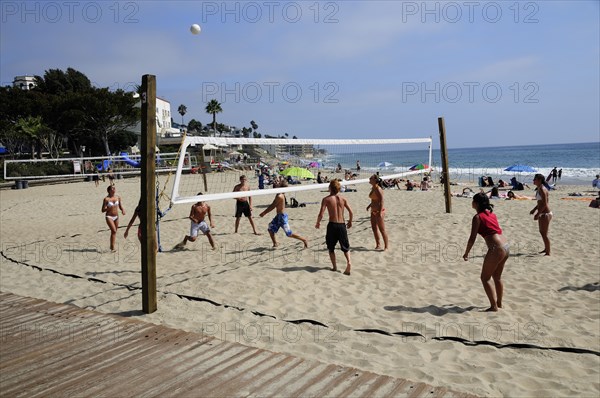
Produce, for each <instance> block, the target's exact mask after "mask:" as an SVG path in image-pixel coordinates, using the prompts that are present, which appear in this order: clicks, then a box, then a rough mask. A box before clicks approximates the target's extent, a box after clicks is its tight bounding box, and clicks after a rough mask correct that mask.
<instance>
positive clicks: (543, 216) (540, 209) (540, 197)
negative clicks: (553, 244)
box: [529, 174, 552, 256]
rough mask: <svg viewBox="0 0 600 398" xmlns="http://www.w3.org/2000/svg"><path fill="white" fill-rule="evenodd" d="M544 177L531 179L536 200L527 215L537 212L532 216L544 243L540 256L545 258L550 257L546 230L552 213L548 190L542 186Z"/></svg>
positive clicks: (537, 175)
mask: <svg viewBox="0 0 600 398" xmlns="http://www.w3.org/2000/svg"><path fill="white" fill-rule="evenodd" d="M545 181H546V180H545V179H544V176H543V175H541V174H536V175H535V177H533V184H534V185H535V186H536V187H537V190H536V192H535V199H536V200H537V206H535V207H534V208H533V209H532V210H531V211H530V212H529V214H533V213H535V212H536V210H537V214H535V215H534V216H533V219H534V220H537V221H538V227H539V230H540V235H542V240H543V241H544V250H542V251H541V252H540V254H542V253H544V254H545V255H546V256H549V255H550V239H549V238H548V230H549V229H550V221H551V220H552V211H550V207H549V206H548V190H547V189H546V187H545V186H544V182H545Z"/></svg>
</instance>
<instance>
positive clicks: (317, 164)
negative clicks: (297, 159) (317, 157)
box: [308, 162, 323, 168]
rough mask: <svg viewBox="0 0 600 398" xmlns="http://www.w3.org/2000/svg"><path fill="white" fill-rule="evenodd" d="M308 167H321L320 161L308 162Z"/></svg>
mask: <svg viewBox="0 0 600 398" xmlns="http://www.w3.org/2000/svg"><path fill="white" fill-rule="evenodd" d="M308 167H313V168H320V167H323V165H322V164H321V163H319V162H310V163H309V164H308Z"/></svg>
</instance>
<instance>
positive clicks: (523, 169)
mask: <svg viewBox="0 0 600 398" xmlns="http://www.w3.org/2000/svg"><path fill="white" fill-rule="evenodd" d="M504 171H513V172H515V173H535V172H537V170H536V169H534V168H533V167H531V166H527V165H525V164H513V165H512V166H509V167H507V168H505V169H504Z"/></svg>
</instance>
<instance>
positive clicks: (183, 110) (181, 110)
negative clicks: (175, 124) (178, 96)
mask: <svg viewBox="0 0 600 398" xmlns="http://www.w3.org/2000/svg"><path fill="white" fill-rule="evenodd" d="M177 112H179V114H180V115H181V124H184V123H183V115H185V114H186V113H187V106H185V105H183V104H181V105H179V107H178V108H177Z"/></svg>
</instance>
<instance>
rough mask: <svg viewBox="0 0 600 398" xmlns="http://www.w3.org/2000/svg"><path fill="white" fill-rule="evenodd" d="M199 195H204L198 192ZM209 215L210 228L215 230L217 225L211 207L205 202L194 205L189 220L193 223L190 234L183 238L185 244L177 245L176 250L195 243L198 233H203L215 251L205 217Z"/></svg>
mask: <svg viewBox="0 0 600 398" xmlns="http://www.w3.org/2000/svg"><path fill="white" fill-rule="evenodd" d="M198 195H202V192H198ZM207 215H208V220H209V222H210V228H214V227H215V224H213V220H212V214H211V212H210V206H209V205H207V204H206V203H204V202H198V203H194V204H193V205H192V209H191V210H190V216H189V219H190V220H191V222H192V225H191V226H190V234H189V235H186V236H185V238H183V242H181V243H179V244H177V245H176V246H175V249H183V247H184V246H185V244H186V243H187V242H188V241H189V242H195V241H196V238H197V236H198V231H201V232H202V233H203V234H204V235H206V237H207V238H208V242H209V243H210V246H211V247H212V248H213V250H214V249H215V242H214V240H213V237H212V235H211V233H210V228H209V227H208V225H207V224H206V221H205V217H206V216H207Z"/></svg>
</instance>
